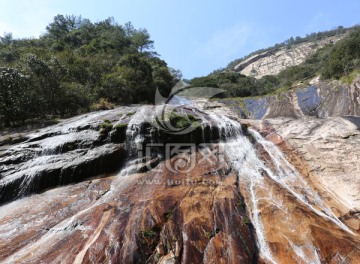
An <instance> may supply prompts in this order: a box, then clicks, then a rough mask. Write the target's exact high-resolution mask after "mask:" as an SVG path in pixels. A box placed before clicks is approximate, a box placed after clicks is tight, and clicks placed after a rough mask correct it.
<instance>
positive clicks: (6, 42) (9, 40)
mask: <svg viewBox="0 0 360 264" xmlns="http://www.w3.org/2000/svg"><path fill="white" fill-rule="evenodd" d="M13 40H14V39H13V35H12V33H6V32H5V33H4V36H3V37H0V43H1V44H3V45H6V46H8V45H10V44H11V43H12V42H13Z"/></svg>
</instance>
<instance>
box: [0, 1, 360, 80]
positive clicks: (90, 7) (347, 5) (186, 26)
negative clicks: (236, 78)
mask: <svg viewBox="0 0 360 264" xmlns="http://www.w3.org/2000/svg"><path fill="white" fill-rule="evenodd" d="M57 14H69V15H71V14H74V15H81V16H82V17H83V18H89V19H90V20H91V21H93V22H96V21H99V20H103V19H106V18H108V17H110V16H112V17H114V18H115V20H116V21H117V22H119V23H120V24H124V23H125V22H127V21H131V22H132V23H133V24H134V26H135V27H136V28H146V29H147V30H148V31H149V33H150V35H151V38H152V39H153V40H154V41H155V49H156V51H157V52H158V53H159V54H160V55H161V58H162V59H164V60H165V61H166V62H167V63H168V65H169V66H170V67H173V68H175V69H180V70H181V71H182V72H183V75H184V77H185V78H192V77H195V76H203V75H207V74H208V73H210V72H212V71H213V70H215V69H218V68H220V67H225V66H226V65H227V64H228V63H229V62H230V61H232V60H234V59H236V58H240V57H243V56H244V55H247V54H248V53H250V52H252V51H255V50H257V49H260V48H266V47H268V46H271V45H274V44H275V43H279V42H282V41H284V40H286V39H288V38H289V37H291V36H294V37H295V36H305V35H306V34H309V33H311V32H318V31H322V30H328V29H333V28H335V27H337V26H339V25H342V26H345V27H348V26H352V25H355V24H359V23H360V1H359V0H342V1H332V0H311V1H310V0H302V1H297V0H296V1H295V0H293V1H289V0H287V1H283V0H279V1H277V0H273V1H268V0H263V1H260V0H251V1H250V0H248V1H243V0H221V1H220V0H207V1H205V0H192V1H189V0H108V1H107V0H103V1H92V0H76V1H70V0H61V1H60V0H31V1H29V0H12V1H9V0H0V34H3V33H4V32H12V33H13V35H14V37H16V38H18V37H32V36H35V37H37V36H39V35H40V34H41V33H44V31H45V27H46V25H47V24H49V23H50V22H51V21H52V19H53V17H54V16H55V15H57Z"/></svg>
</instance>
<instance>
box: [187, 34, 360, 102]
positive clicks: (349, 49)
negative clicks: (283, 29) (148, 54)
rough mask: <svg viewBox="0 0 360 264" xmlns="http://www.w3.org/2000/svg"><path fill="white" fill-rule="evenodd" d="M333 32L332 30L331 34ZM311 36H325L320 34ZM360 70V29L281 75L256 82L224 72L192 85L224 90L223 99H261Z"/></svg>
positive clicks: (265, 77) (195, 80)
mask: <svg viewBox="0 0 360 264" xmlns="http://www.w3.org/2000/svg"><path fill="white" fill-rule="evenodd" d="M341 29H343V28H341ZM343 30H345V29H343ZM334 32H335V31H334ZM334 32H333V31H330V33H334ZM341 32H342V31H341ZM310 36H314V37H316V36H322V35H321V34H320V33H318V34H312V35H310ZM287 42H288V41H287ZM287 42H286V43H287ZM357 69H360V27H353V28H351V31H350V33H349V35H348V36H346V37H345V38H343V39H342V40H340V41H338V42H337V43H335V44H328V45H326V46H324V47H323V48H320V49H318V50H317V51H316V52H315V53H314V54H313V55H311V56H310V57H309V58H307V59H306V61H304V62H303V63H301V64H299V65H296V66H292V67H288V68H286V69H284V70H283V71H281V72H280V73H279V74H278V75H274V76H269V75H268V76H264V77H262V78H261V79H255V78H254V77H251V76H245V75H242V74H240V73H237V72H234V71H232V70H224V71H214V72H213V73H211V74H209V75H207V76H204V77H197V78H194V79H192V80H191V81H190V83H191V85H192V86H205V87H217V88H221V89H224V90H225V91H226V93H225V94H221V95H220V97H224V96H227V97H249V96H262V95H266V94H272V93H279V92H283V91H286V90H288V89H291V88H292V87H295V86H296V85H298V84H306V83H307V82H308V81H309V80H310V79H311V78H314V77H315V76H317V75H320V76H321V78H322V79H340V78H342V77H344V76H349V75H351V73H352V72H353V71H354V70H355V71H356V70H357ZM343 79H346V80H348V79H349V78H343ZM350 79H351V78H350Z"/></svg>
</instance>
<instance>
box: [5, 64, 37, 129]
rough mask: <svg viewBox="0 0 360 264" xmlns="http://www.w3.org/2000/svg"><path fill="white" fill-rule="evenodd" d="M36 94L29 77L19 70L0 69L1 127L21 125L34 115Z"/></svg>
mask: <svg viewBox="0 0 360 264" xmlns="http://www.w3.org/2000/svg"><path fill="white" fill-rule="evenodd" d="M33 99H34V92H33V90H32V89H31V86H30V78H29V76H27V75H25V74H23V73H22V72H20V71H19V70H17V69H13V68H4V67H3V68H0V126H1V124H2V125H5V126H9V125H11V124H16V123H21V122H23V121H24V120H26V119H27V118H29V117H30V116H31V115H32V111H31V110H32V104H33V103H35V102H34V100H33Z"/></svg>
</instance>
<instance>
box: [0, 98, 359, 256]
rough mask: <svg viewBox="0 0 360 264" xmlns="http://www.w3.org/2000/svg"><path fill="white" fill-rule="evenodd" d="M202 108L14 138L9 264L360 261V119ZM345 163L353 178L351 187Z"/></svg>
mask: <svg viewBox="0 0 360 264" xmlns="http://www.w3.org/2000/svg"><path fill="white" fill-rule="evenodd" d="M197 105H198V106H196V104H195V105H176V106H171V107H170V109H166V110H163V106H132V107H122V108H118V109H114V110H109V111H102V112H95V113H90V114H87V115H83V116H79V117H76V118H72V119H69V120H64V121H62V122H61V123H59V124H57V125H54V126H50V127H47V128H43V129H40V130H38V131H32V132H26V133H20V134H19V133H18V134H13V135H10V134H8V135H7V136H6V137H3V138H1V145H2V146H1V148H0V173H1V177H0V198H1V199H0V201H1V206H0V227H1V228H0V261H1V262H3V263H296V262H298V263H343V262H344V261H345V262H346V263H359V261H360V247H359V244H360V233H359V232H360V225H359V223H360V221H359V218H358V209H359V208H358V207H357V206H358V196H357V194H358V192H357V189H356V188H358V185H356V184H355V183H356V180H358V177H357V175H360V174H359V173H357V171H356V169H358V167H353V165H354V164H357V163H356V157H358V155H360V153H359V149H358V148H357V147H356V145H354V144H356V143H358V140H359V133H358V127H356V125H355V123H356V118H355V117H354V118H348V119H344V118H341V117H336V118H335V119H317V118H315V117H309V118H313V119H311V120H312V121H311V122H305V123H303V122H301V121H298V122H297V120H300V119H290V120H286V119H285V118H275V119H263V120H252V119H241V117H242V116H240V115H238V114H237V113H236V112H233V110H232V109H231V108H229V107H227V106H226V105H224V104H221V105H220V103H210V105H209V104H205V108H204V107H202V106H204V105H201V103H197ZM206 108H207V109H206ZM159 109H160V110H161V111H160V113H161V115H160V117H161V118H159V116H158V115H156V113H158V111H157V110H159ZM304 120H305V119H304ZM184 130H186V133H178V132H179V131H184ZM324 131H326V133H324ZM174 132H176V133H174ZM9 137H11V138H9ZM326 142H331V144H332V145H331V146H332V148H330V147H329V148H327V149H324V144H325V143H326ZM315 143H316V144H315ZM357 145H358V144H357ZM342 147H346V148H344V149H342ZM339 149H341V150H342V152H339ZM310 150H312V152H311V151H310ZM349 151H352V157H353V159H351V160H350V159H346V153H348V152H349ZM322 153H327V154H328V156H327V157H324V158H322V159H320V158H321V157H322ZM334 159H339V160H338V164H337V165H336V166H335V164H332V163H333V162H334ZM326 162H327V163H326ZM331 164H332V165H334V166H333V167H331ZM341 166H342V167H341ZM356 166H357V165H356ZM335 167H336V168H344V170H345V169H346V173H347V172H350V170H351V169H352V172H353V173H354V174H353V178H351V177H350V176H349V177H347V178H343V179H342V182H341V184H340V185H339V181H338V180H337V177H338V176H339V173H340V171H341V169H340V170H336V169H334V168H335ZM324 181H325V184H324ZM339 186H341V187H344V188H345V187H346V191H347V194H346V195H344V193H343V192H341V191H340V189H339Z"/></svg>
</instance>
